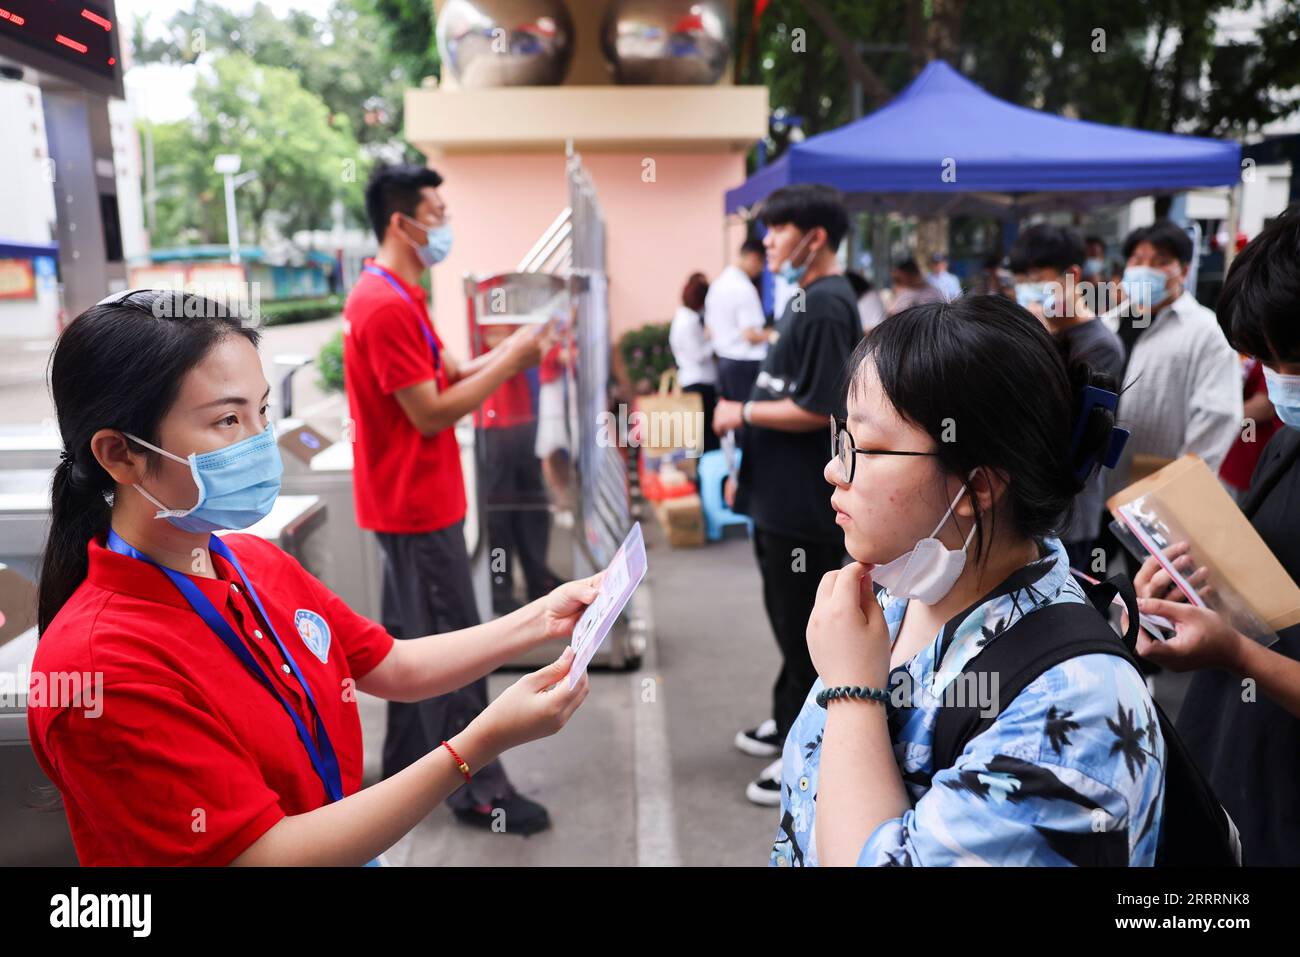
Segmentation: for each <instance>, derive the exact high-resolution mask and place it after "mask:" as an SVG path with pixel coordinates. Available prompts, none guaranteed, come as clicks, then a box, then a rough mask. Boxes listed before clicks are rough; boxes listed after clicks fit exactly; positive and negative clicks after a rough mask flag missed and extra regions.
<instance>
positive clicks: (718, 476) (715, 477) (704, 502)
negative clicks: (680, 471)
mask: <svg viewBox="0 0 1300 957" xmlns="http://www.w3.org/2000/svg"><path fill="white" fill-rule="evenodd" d="M736 465H737V466H739V465H740V452H739V451H738V452H736ZM696 476H697V478H698V482H697V484H698V485H699V487H700V506H701V508H702V509H703V511H704V535H705V537H706V538H708V540H709V541H711V542H716V541H718V540H719V539H720V538H722V529H723V527H724V526H726V525H744V526H745V529H746V532H747V533H752V532H753V530H754V523H753V522H751V521H750V520H749V519H748V518H746V517H745V516H744V515H737V514H736V513H735V512H733V511H732V510H731V509H729V508H727V502H726V500H725V499H724V498H723V497H722V483H723V481H724V480H725V479H726V477H727V458H726V455H724V454H723V452H722V450H721V449H714V450H713V451H712V452H705V453H704V454H703V455H701V456H700V460H699V463H698V464H697V465H696Z"/></svg>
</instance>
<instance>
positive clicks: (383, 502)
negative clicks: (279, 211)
mask: <svg viewBox="0 0 1300 957" xmlns="http://www.w3.org/2000/svg"><path fill="white" fill-rule="evenodd" d="M367 265H370V262H369V261H368V262H367ZM389 275H390V276H391V277H392V279H393V281H394V282H396V283H397V285H398V286H399V287H400V288H401V289H402V290H404V291H405V292H406V294H407V296H408V297H409V300H410V301H407V299H403V298H402V296H401V295H400V294H399V293H398V292H397V290H396V289H394V288H393V286H392V285H390V284H389V282H388V281H387V280H386V279H385V278H384V277H383V276H376V275H374V274H373V273H368V272H363V273H362V274H361V278H360V279H358V280H357V283H356V285H355V286H353V287H352V292H351V293H350V294H349V295H348V301H347V303H345V304H344V306H343V383H344V388H345V389H346V391H347V395H348V410H349V414H350V416H351V418H352V438H353V446H352V489H353V498H354V501H355V503H356V509H357V524H358V525H360V526H361V527H362V528H368V529H371V530H373V531H376V532H397V533H407V534H413V533H417V532H436V531H438V530H439V529H443V528H447V527H448V526H450V525H454V524H456V523H457V522H459V521H461V520H462V519H463V518H464V517H465V479H464V477H463V476H462V474H461V469H460V444H459V443H458V442H457V441H456V430H455V429H454V428H447V429H443V430H442V431H441V432H439V433H438V434H437V435H434V436H430V437H428V438H425V437H424V436H423V435H421V434H420V433H419V431H418V430H417V429H416V428H415V426H414V425H412V424H411V420H410V419H408V418H407V417H406V413H405V412H403V411H402V407H401V406H400V405H399V404H398V402H397V399H396V397H394V395H393V393H394V392H396V391H397V390H398V389H405V388H407V387H408V386H412V385H415V384H417V383H419V382H426V381H428V380H429V379H433V380H434V381H436V382H437V384H438V390H439V391H442V390H443V389H446V388H447V386H448V385H449V384H450V383H449V381H448V378H447V371H446V366H445V365H444V363H443V362H441V361H436V362H435V359H434V347H433V346H431V345H430V343H429V339H430V338H432V340H433V342H434V344H435V346H436V348H437V352H438V354H439V356H441V354H442V340H441V339H439V338H438V333H437V331H436V330H435V329H434V328H433V324H432V323H431V322H430V321H429V311H428V308H427V307H426V305H425V298H424V290H423V289H421V288H420V287H419V286H412V285H410V284H409V283H407V282H405V281H404V280H403V279H402V278H401V277H400V276H397V275H394V274H392V273H390V274H389ZM426 333H427V337H426Z"/></svg>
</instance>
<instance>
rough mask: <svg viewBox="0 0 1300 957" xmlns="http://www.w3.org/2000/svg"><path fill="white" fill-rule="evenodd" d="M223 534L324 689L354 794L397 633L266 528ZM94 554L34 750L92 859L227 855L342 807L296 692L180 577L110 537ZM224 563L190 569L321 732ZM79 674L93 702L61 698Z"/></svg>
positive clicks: (30, 716) (37, 712)
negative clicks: (314, 813)
mask: <svg viewBox="0 0 1300 957" xmlns="http://www.w3.org/2000/svg"><path fill="white" fill-rule="evenodd" d="M224 541H225V542H226V544H227V545H229V546H230V550H231V551H232V552H234V553H235V555H236V556H237V557H238V559H239V562H240V564H241V565H242V566H243V568H244V572H245V574H247V575H248V580H249V581H250V582H252V584H253V587H254V588H255V589H257V594H258V596H259V597H260V598H261V599H262V604H263V606H264V607H265V608H266V612H267V614H268V615H269V616H270V618H271V621H270V624H271V625H272V626H273V627H274V629H275V632H276V634H277V635H278V636H279V638H280V640H281V641H282V642H284V645H285V647H286V648H287V649H288V650H289V654H290V655H292V656H293V659H294V661H295V662H296V663H297V665H298V668H299V670H301V671H302V673H303V676H304V678H305V679H306V681H307V683H308V685H309V686H310V687H311V692H312V695H313V697H314V698H315V699H316V706H317V708H318V709H319V710H320V715H321V720H322V721H323V722H324V726H325V729H326V731H327V732H328V734H329V737H330V742H331V743H332V744H333V745H334V750H335V752H336V754H337V756H338V762H339V771H340V773H341V775H342V778H343V793H344V794H345V795H346V794H352V793H354V792H356V791H357V790H359V789H360V787H361V767H362V763H361V762H362V744H361V722H360V719H359V717H358V714H357V703H356V689H355V682H356V679H358V678H361V677H363V676H364V675H365V674H367V673H368V672H369V671H370V670H371V669H372V668H374V667H375V666H376V665H377V664H379V662H380V661H382V660H383V658H384V656H385V655H387V654H388V652H389V650H390V649H391V648H392V645H393V639H392V637H390V636H389V635H388V633H387V632H385V631H384V629H383V628H381V627H380V626H379V625H377V624H375V623H374V622H371V621H368V620H367V619H365V618H362V617H361V616H360V615H358V614H356V613H355V612H353V611H352V610H351V609H350V608H348V606H347V605H346V604H344V603H343V601H342V600H341V599H340V598H338V597H337V596H336V595H334V593H333V592H331V591H330V590H329V589H328V588H326V587H325V586H324V585H323V584H321V582H319V581H318V580H316V579H315V578H313V577H312V576H311V575H310V574H309V573H308V572H307V571H306V570H305V569H303V567H302V566H301V565H299V564H298V563H297V562H296V561H295V560H294V559H292V558H290V557H289V556H288V555H286V554H285V553H284V552H282V551H280V549H278V548H276V547H275V546H274V545H271V544H270V543H268V542H265V541H263V540H261V539H259V538H256V537H255V536H251V535H238V534H237V535H229V536H226V537H225V538H224ZM89 558H90V570H89V573H88V575H87V577H86V580H85V581H84V582H82V583H81V585H80V587H78V588H77V590H76V592H74V593H73V595H72V598H71V599H69V601H68V603H67V604H66V605H64V606H63V608H62V609H61V610H60V611H59V613H58V614H57V615H56V616H55V618H54V621H53V622H51V624H50V627H49V628H48V629H46V631H45V633H44V634H43V635H42V636H41V640H40V643H39V644H38V645H37V650H36V658H35V661H34V662H33V665H32V685H31V689H32V690H31V692H30V693H29V702H28V709H27V724H28V730H29V732H30V736H31V741H32V750H33V751H34V752H35V755H36V760H37V761H38V762H39V763H40V765H41V768H42V769H43V770H44V771H45V773H46V774H47V775H48V776H49V778H50V780H51V781H53V782H54V784H55V785H56V786H57V787H58V789H59V791H60V793H61V794H62V795H63V803H64V807H65V810H66V812H67V815H68V824H69V825H70V827H71V830H72V839H73V842H74V844H75V845H76V849H77V858H78V859H79V860H80V862H81V863H82V864H83V865H175V864H187V865H212V866H217V865H225V864H228V863H230V861H232V860H234V859H235V858H236V857H238V856H239V855H240V854H241V853H242V852H243V851H245V850H246V849H247V848H248V847H249V846H250V845H252V844H253V843H254V842H255V841H256V840H257V839H258V838H259V837H260V836H261V835H262V834H264V833H265V832H266V831H267V830H269V829H270V828H271V827H272V825H274V824H275V823H276V822H277V821H279V820H280V819H281V818H282V817H285V816H286V815H290V814H302V813H305V812H307V811H311V810H314V809H316V808H318V807H321V806H322V805H324V804H327V803H328V802H329V797H328V795H327V794H326V791H325V786H324V784H323V783H322V782H321V779H320V777H319V776H318V775H317V774H316V771H315V768H314V767H313V766H312V763H311V759H310V758H309V757H308V756H307V751H306V749H305V748H304V747H303V746H302V742H301V741H300V740H299V738H298V735H297V732H296V730H295V728H294V724H293V721H292V720H291V719H290V718H289V715H288V714H287V713H286V712H285V710H284V708H283V707H282V706H281V704H280V702H279V701H277V700H276V699H275V698H274V697H273V696H272V695H271V693H270V692H269V691H268V690H267V689H266V687H265V686H264V685H263V684H262V683H261V682H259V681H258V680H257V679H256V678H254V677H253V676H252V675H251V674H250V673H249V672H248V671H247V669H246V668H245V667H244V665H243V664H242V663H241V662H240V661H239V659H238V658H236V657H235V655H234V654H233V653H232V652H231V651H230V649H229V648H227V647H226V645H225V644H223V643H222V641H221V639H220V638H218V637H217V635H216V634H214V633H213V632H212V631H211V630H210V629H209V628H208V626H207V625H206V624H204V622H203V619H202V618H200V617H199V616H198V615H197V614H196V613H195V612H194V611H193V610H192V609H191V608H190V606H189V604H188V602H186V600H185V598H184V597H183V596H182V595H181V593H180V591H179V589H177V587H176V586H175V585H173V584H172V583H171V581H170V580H169V579H168V578H167V576H166V575H164V574H163V573H162V572H161V571H159V570H158V569H157V568H154V567H153V566H152V565H149V564H147V563H145V562H142V561H140V560H139V559H135V558H128V557H127V556H125V555H119V554H117V553H116V552H112V551H110V550H108V549H107V548H105V547H104V545H103V544H102V541H92V542H91V543H90V546H89ZM213 560H214V563H215V565H216V572H217V575H218V577H217V578H215V579H211V578H193V579H192V580H193V581H194V582H195V584H197V585H198V586H199V588H201V589H202V590H203V593H204V595H206V596H207V598H208V599H209V600H210V601H211V602H212V603H213V605H214V606H216V608H217V609H218V610H219V611H220V612H221V614H222V617H224V618H225V619H226V621H227V622H229V623H230V624H231V626H232V627H233V628H234V630H235V632H236V634H238V635H239V636H240V637H241V638H242V639H243V641H244V643H245V644H246V645H247V646H248V648H249V650H250V651H251V652H252V654H253V656H254V658H256V659H257V661H258V663H259V664H260V665H261V666H262V668H263V670H264V671H265V672H266V674H267V675H268V677H270V678H271V680H272V681H273V682H274V683H275V685H276V687H277V688H278V689H279V691H280V693H281V694H282V695H283V696H284V697H285V699H286V700H287V701H288V702H289V703H290V704H291V705H292V706H293V707H294V708H295V709H296V710H297V712H298V714H299V716H300V717H302V719H303V721H304V723H305V724H306V726H307V727H308V728H309V729H312V731H313V734H314V733H315V731H314V723H313V721H312V718H311V710H310V708H309V706H308V704H307V698H306V696H305V695H304V694H303V692H302V689H301V687H300V686H299V684H298V682H297V680H296V679H295V678H294V677H293V675H292V674H285V673H284V671H283V669H282V667H281V666H282V665H284V664H285V661H284V659H283V657H282V656H281V654H280V652H279V650H278V649H277V648H276V646H275V642H274V641H273V640H272V639H271V637H270V635H269V634H267V632H266V623H265V622H262V621H261V620H260V619H259V617H258V616H257V613H256V611H255V610H254V607H253V604H252V602H251V601H250V600H248V599H247V597H246V595H245V589H244V586H243V584H242V583H241V582H240V578H239V575H238V573H237V572H235V570H234V569H233V567H231V566H230V565H228V564H226V562H225V560H224V559H222V558H220V557H218V556H216V555H214V556H213ZM296 621H298V622H301V623H302V632H300V631H299V626H298V625H297V624H296V623H295V622H296ZM308 637H310V638H311V639H312V641H313V644H314V647H312V646H309V644H308ZM322 657H323V660H322ZM72 673H78V674H82V675H85V676H86V677H85V678H83V682H82V685H83V687H85V688H90V687H92V684H93V683H95V682H97V681H98V682H102V684H99V685H98V687H97V690H96V691H95V692H94V698H93V700H92V697H91V695H90V694H89V693H86V694H85V695H84V696H83V697H82V698H81V700H80V703H78V702H77V701H75V700H72V701H70V700H54V698H55V695H54V693H53V689H54V688H55V686H56V676H59V675H69V674H72ZM90 676H96V677H90ZM64 680H65V681H66V679H64ZM38 684H42V685H43V686H44V688H45V692H44V697H43V699H41V700H38V699H37V698H36V694H37V688H38ZM58 697H59V698H60V699H66V698H67V695H58Z"/></svg>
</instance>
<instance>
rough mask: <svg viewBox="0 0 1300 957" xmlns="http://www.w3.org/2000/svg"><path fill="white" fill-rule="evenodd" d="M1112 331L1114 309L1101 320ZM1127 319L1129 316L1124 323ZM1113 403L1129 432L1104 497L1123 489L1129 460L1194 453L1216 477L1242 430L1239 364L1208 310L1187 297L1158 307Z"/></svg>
mask: <svg viewBox="0 0 1300 957" xmlns="http://www.w3.org/2000/svg"><path fill="white" fill-rule="evenodd" d="M1101 320H1102V322H1104V323H1106V326H1107V328H1109V329H1110V330H1111V331H1112V332H1118V331H1119V325H1120V321H1121V320H1120V316H1119V310H1118V309H1113V310H1111V311H1110V312H1109V313H1107V314H1106V315H1104V316H1102V317H1101ZM1123 321H1124V322H1130V321H1132V320H1131V319H1127V318H1126V319H1124V320H1123ZM1121 386H1122V387H1127V390H1126V391H1124V392H1123V393H1122V394H1121V395H1120V399H1119V425H1121V426H1122V427H1124V428H1126V429H1130V430H1131V431H1132V433H1133V434H1132V436H1131V437H1130V438H1129V440H1128V445H1127V446H1126V447H1125V449H1124V455H1123V457H1122V458H1121V459H1120V462H1119V467H1118V468H1116V469H1114V470H1113V471H1111V470H1104V473H1105V474H1106V477H1107V478H1106V495H1107V497H1109V496H1111V495H1113V494H1114V493H1115V492H1117V491H1119V490H1120V489H1122V488H1123V487H1124V486H1125V485H1127V484H1129V470H1130V467H1131V466H1132V463H1133V456H1134V455H1154V456H1159V457H1161V458H1169V459H1173V458H1177V457H1179V456H1180V455H1184V454H1186V453H1187V452H1194V453H1196V454H1197V455H1199V456H1200V457H1201V458H1202V459H1203V460H1204V461H1205V464H1206V465H1208V466H1209V467H1210V471H1212V472H1214V473H1215V474H1216V475H1217V474H1218V471H1219V466H1220V465H1222V464H1223V459H1224V457H1225V456H1226V455H1227V454H1228V449H1230V448H1231V447H1232V443H1233V442H1234V441H1235V440H1236V438H1237V436H1238V434H1239V433H1240V430H1241V428H1242V424H1241V417H1242V414H1243V412H1242V400H1241V391H1242V390H1241V367H1240V364H1239V362H1238V359H1237V353H1236V352H1235V351H1233V348H1232V346H1230V345H1228V340H1227V339H1226V338H1225V337H1224V335H1223V330H1221V329H1220V328H1219V323H1218V322H1217V321H1216V320H1215V318H1214V313H1213V312H1211V311H1210V310H1209V309H1206V308H1205V307H1204V306H1202V305H1201V304H1200V303H1199V302H1197V301H1196V299H1195V297H1193V296H1192V294H1191V293H1190V292H1186V291H1185V292H1183V294H1182V295H1181V296H1179V297H1178V298H1177V299H1175V300H1174V301H1173V302H1172V303H1171V304H1170V305H1169V306H1167V307H1165V309H1164V310H1163V311H1161V312H1160V314H1159V315H1157V316H1156V317H1155V318H1154V319H1153V320H1152V321H1151V326H1150V327H1149V328H1148V329H1146V331H1144V332H1143V333H1142V335H1141V336H1140V337H1139V338H1138V340H1137V342H1136V343H1135V344H1134V346H1133V355H1132V358H1131V359H1130V360H1129V363H1128V369H1127V371H1126V372H1125V373H1124V382H1123V383H1122V384H1121Z"/></svg>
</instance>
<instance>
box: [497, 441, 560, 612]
mask: <svg viewBox="0 0 1300 957" xmlns="http://www.w3.org/2000/svg"><path fill="white" fill-rule="evenodd" d="M479 434H480V435H481V436H482V437H483V456H484V462H485V464H486V466H487V468H486V470H485V474H484V476H483V482H482V485H481V487H482V489H483V496H484V505H485V507H486V510H487V532H488V549H489V558H488V565H489V569H490V571H491V573H492V605H493V608H494V610H495V611H497V612H507V611H511V610H512V606H513V604H514V603H512V601H511V597H512V593H513V591H514V564H513V563H514V562H515V560H516V559H517V560H518V561H519V564H520V566H521V567H522V569H523V573H524V583H525V586H526V588H527V590H528V600H529V601H532V600H534V599H536V598H541V597H542V596H543V595H545V594H547V593H548V592H550V591H551V589H553V588H555V587H556V586H557V585H559V584H560V580H559V579H558V578H557V577H556V576H555V575H554V574H553V573H552V572H551V570H550V569H549V568H547V567H546V550H547V548H548V547H549V545H550V540H551V515H550V510H549V508H548V502H549V499H548V498H547V494H546V485H545V484H544V483H543V481H542V463H541V460H540V459H538V457H537V452H536V450H535V446H536V444H537V422H536V420H533V421H531V422H525V423H523V424H521V425H510V426H506V427H504V428H499V429H483V430H482V431H481V432H480V433H479Z"/></svg>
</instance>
